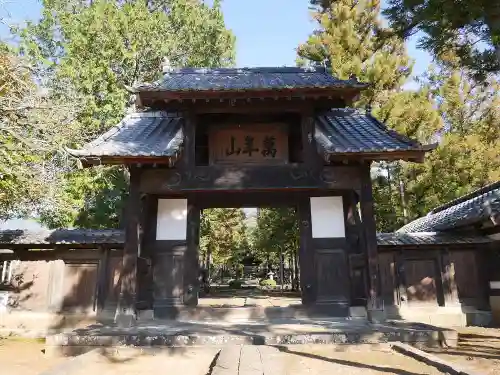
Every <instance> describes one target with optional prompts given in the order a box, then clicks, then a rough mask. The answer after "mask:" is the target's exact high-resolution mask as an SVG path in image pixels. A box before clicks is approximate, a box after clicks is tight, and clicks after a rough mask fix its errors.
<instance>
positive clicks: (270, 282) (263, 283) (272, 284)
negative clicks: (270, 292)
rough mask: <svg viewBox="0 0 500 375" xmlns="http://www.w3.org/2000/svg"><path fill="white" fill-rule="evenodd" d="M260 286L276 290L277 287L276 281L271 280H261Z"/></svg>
mask: <svg viewBox="0 0 500 375" xmlns="http://www.w3.org/2000/svg"><path fill="white" fill-rule="evenodd" d="M259 285H260V286H264V287H269V288H274V287H276V280H271V279H265V280H261V281H260V282H259Z"/></svg>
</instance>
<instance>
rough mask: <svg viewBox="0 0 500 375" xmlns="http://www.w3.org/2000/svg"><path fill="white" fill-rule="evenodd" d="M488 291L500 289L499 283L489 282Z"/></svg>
mask: <svg viewBox="0 0 500 375" xmlns="http://www.w3.org/2000/svg"><path fill="white" fill-rule="evenodd" d="M490 289H500V281H490Z"/></svg>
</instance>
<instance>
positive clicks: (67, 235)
mask: <svg viewBox="0 0 500 375" xmlns="http://www.w3.org/2000/svg"><path fill="white" fill-rule="evenodd" d="M491 241H492V240H491V239H489V238H488V237H486V236H485V237H482V236H467V235H455V234H443V233H397V232H396V233H377V243H378V246H404V245H451V244H480V243H489V242H491ZM124 243H125V232H124V231H123V230H120V229H54V230H22V229H17V230H2V231H0V248H1V247H4V248H15V247H30V246H32V247H33V248H36V247H37V246H38V247H50V246H51V245H59V246H61V245H64V246H71V245H75V246H77V245H78V246H85V245H87V246H94V245H108V246H113V245H114V246H116V247H121V246H123V244H124Z"/></svg>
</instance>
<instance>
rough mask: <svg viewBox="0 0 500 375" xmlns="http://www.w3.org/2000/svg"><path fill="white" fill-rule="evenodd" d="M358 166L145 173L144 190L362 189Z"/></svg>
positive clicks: (153, 191) (146, 191)
mask: <svg viewBox="0 0 500 375" xmlns="http://www.w3.org/2000/svg"><path fill="white" fill-rule="evenodd" d="M359 186H360V176H359V171H358V169H357V168H356V167H349V166H345V167H343V166H338V167H337V166H336V167H323V168H321V169H319V170H317V171H315V170H311V169H310V168H307V167H305V166H270V167H265V168H263V167H259V166H248V167H242V166H212V167H196V168H194V169H193V170H192V171H191V170H183V169H180V170H168V169H165V170H159V169H148V170H144V172H143V175H142V178H141V186H140V190H141V191H142V192H144V193H149V194H172V193H183V192H184V193H185V192H189V191H243V190H272V189H284V190H292V189H338V190H340V189H358V188H359Z"/></svg>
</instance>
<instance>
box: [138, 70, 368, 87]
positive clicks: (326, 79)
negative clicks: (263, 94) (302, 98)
mask: <svg viewBox="0 0 500 375" xmlns="http://www.w3.org/2000/svg"><path fill="white" fill-rule="evenodd" d="M367 86H368V85H367V84H364V83H360V82H358V81H357V80H356V79H354V78H353V79H349V80H340V79H337V78H334V77H333V76H332V75H331V73H330V72H329V71H328V70H326V69H325V68H313V69H310V68H291V67H287V68H285V67H283V68H239V69H235V68H217V69H196V68H184V69H177V70H172V71H170V72H168V73H165V74H164V77H163V79H161V80H160V81H158V82H155V83H152V84H143V85H140V86H137V87H135V88H134V89H135V90H136V91H137V92H142V91H176V92H177V91H247V90H283V89H322V88H331V89H337V88H358V89H362V88H365V87H367Z"/></svg>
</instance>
